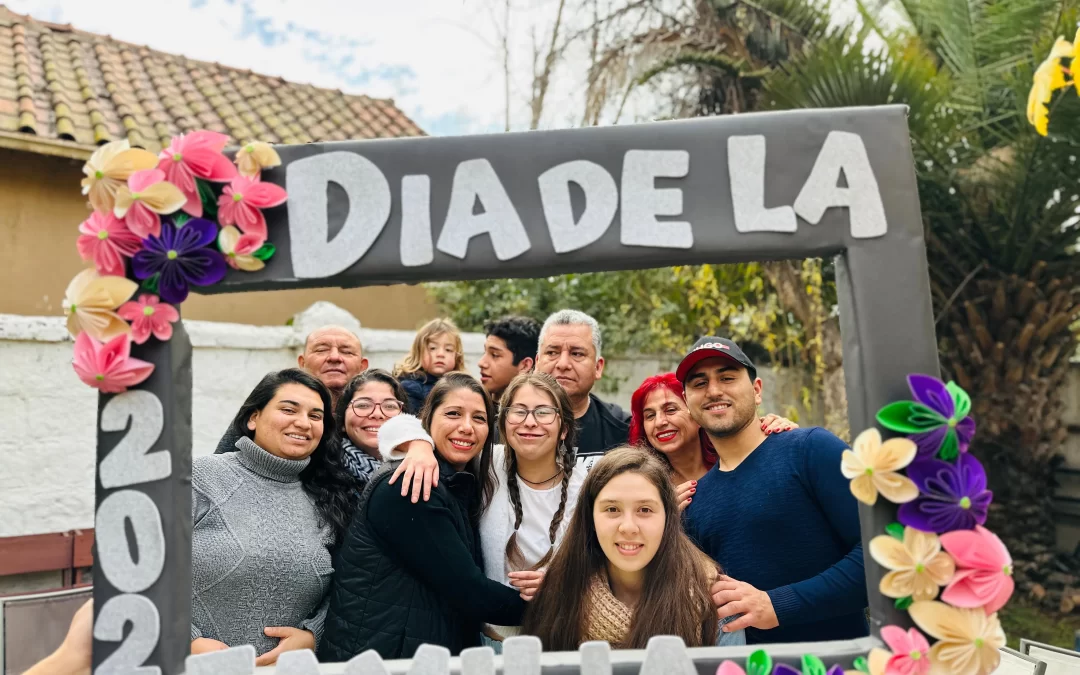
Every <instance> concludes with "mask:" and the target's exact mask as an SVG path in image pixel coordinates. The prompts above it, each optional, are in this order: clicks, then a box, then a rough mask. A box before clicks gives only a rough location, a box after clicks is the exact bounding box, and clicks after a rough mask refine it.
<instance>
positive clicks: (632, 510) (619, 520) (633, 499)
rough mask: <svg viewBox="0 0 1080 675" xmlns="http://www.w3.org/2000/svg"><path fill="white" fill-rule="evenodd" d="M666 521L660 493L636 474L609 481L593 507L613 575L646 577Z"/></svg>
mask: <svg viewBox="0 0 1080 675" xmlns="http://www.w3.org/2000/svg"><path fill="white" fill-rule="evenodd" d="M666 522H667V517H666V514H665V513H664V506H663V502H662V501H661V498H660V491H659V490H657V489H656V486H655V485H653V483H652V482H651V481H650V480H649V479H648V478H646V477H645V476H643V475H641V474H639V473H634V472H632V471H627V472H625V473H621V474H619V475H617V476H615V477H614V478H612V479H611V480H610V481H608V483H607V485H605V486H604V487H603V488H602V489H601V490H600V492H599V493H598V494H597V495H596V501H595V502H594V504H593V524H594V526H595V528H596V539H597V541H598V542H599V543H600V548H601V549H602V550H603V551H604V555H605V556H606V557H607V560H608V569H609V571H610V572H611V573H612V574H613V575H615V574H620V573H621V575H623V576H624V577H625V576H636V575H640V574H642V573H643V570H644V569H645V567H646V566H648V564H649V563H650V562H652V559H653V558H654V557H655V556H656V552H657V551H658V550H659V548H660V542H661V541H662V540H663V538H664V526H665V524H666Z"/></svg>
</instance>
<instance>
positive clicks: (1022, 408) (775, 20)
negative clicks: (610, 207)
mask: <svg viewBox="0 0 1080 675" xmlns="http://www.w3.org/2000/svg"><path fill="white" fill-rule="evenodd" d="M645 4H648V3H645ZM857 4H858V9H859V15H860V21H859V22H858V23H859V25H858V26H857V27H851V26H847V27H833V28H830V27H829V20H828V17H829V13H828V10H829V7H828V5H827V4H826V3H806V2H798V1H796V0H756V1H750V0H695V1H690V0H688V1H687V2H686V3H684V6H683V8H682V10H681V11H677V12H675V13H674V14H672V13H670V12H668V14H666V15H662V16H660V17H659V18H658V19H656V20H655V21H654V22H653V23H649V24H647V25H648V27H647V28H646V29H645V30H642V31H638V32H636V33H633V34H631V35H630V36H629V37H626V38H624V39H622V40H620V41H619V42H616V43H615V44H614V46H613V47H612V49H610V50H608V52H606V53H605V54H603V55H602V57H601V58H599V59H598V60H597V61H596V62H595V66H594V71H595V72H594V73H593V74H592V75H591V77H590V83H592V84H594V85H595V92H597V93H596V96H597V97H600V98H602V97H603V96H604V95H606V94H607V93H609V92H611V91H613V90H615V89H616V88H617V87H618V86H619V85H620V84H622V83H624V82H628V83H629V86H642V85H647V86H651V87H653V88H654V90H655V93H658V94H660V95H661V96H666V97H668V100H667V104H666V107H667V109H668V111H669V112H670V114H671V115H673V116H689V115H708V114H717V113H726V112H741V111H744V110H754V109H758V110H760V109H769V108H808V107H829V108H832V107H843V106H861V105H878V104H886V103H904V104H906V105H907V106H909V108H910V113H909V126H910V129H911V137H912V144H913V149H914V154H915V158H916V163H917V166H916V169H917V176H918V184H919V191H920V197H921V200H922V212H923V219H924V223H925V226H926V233H927V242H928V255H929V258H930V271H931V282H932V291H933V299H934V305H935V311H936V316H937V329H938V339H939V347H940V353H941V361H942V366H943V370H944V371H945V374H946V375H947V376H948V377H950V378H953V379H955V380H956V382H957V383H958V384H960V385H961V386H962V387H964V388H965V389H966V390H967V391H968V392H969V393H970V394H971V396H972V399H973V403H974V412H975V414H976V416H977V417H976V419H978V420H979V422H980V425H981V427H980V431H979V433H978V434H977V436H976V442H975V445H974V446H973V448H972V451H973V452H974V453H976V455H977V456H979V457H980V459H981V460H983V462H984V464H986V466H987V469H988V471H989V473H990V476H991V480H992V481H993V484H992V488H993V489H994V491H995V502H996V506H997V509H996V511H993V512H992V514H991V518H992V519H993V520H994V521H996V522H993V523H992V524H991V527H992V529H994V531H995V532H998V533H999V534H1001V536H1002V537H1003V538H1004V539H1005V540H1006V542H1007V543H1008V544H1009V545H1010V548H1011V549H1012V550H1013V552H1014V555H1015V557H1016V558H1017V560H1019V561H1025V562H1019V563H1018V565H1017V570H1016V571H1017V574H1018V576H1019V581H1020V582H1021V588H1022V589H1024V590H1030V589H1031V588H1032V586H1033V584H1034V580H1033V577H1032V574H1038V570H1037V568H1038V567H1040V566H1042V567H1044V568H1045V567H1046V566H1047V563H1048V562H1049V559H1050V558H1051V557H1052V547H1053V543H1054V542H1053V526H1052V521H1051V506H1050V495H1051V493H1052V486H1053V470H1054V466H1055V461H1056V458H1058V457H1059V456H1060V453H1061V449H1062V446H1063V443H1064V440H1065V437H1066V433H1067V432H1066V429H1065V427H1064V425H1063V423H1062V408H1063V401H1062V395H1063V390H1064V386H1063V385H1064V381H1065V377H1066V373H1067V369H1068V361H1069V359H1070V357H1071V356H1072V355H1073V354H1075V353H1076V350H1077V340H1078V332H1080V331H1078V328H1080V323H1078V319H1080V286H1078V284H1080V274H1078V267H1077V261H1078V259H1077V255H1078V233H1080V231H1078V229H1077V221H1078V217H1077V216H1076V211H1077V205H1078V204H1080V185H1078V177H1080V164H1078V156H1080V125H1078V124H1077V122H1078V121H1080V102H1078V101H1077V97H1076V96H1074V95H1073V96H1067V95H1061V96H1060V97H1059V99H1057V100H1056V101H1055V102H1054V103H1053V104H1052V105H1053V112H1052V115H1051V124H1050V129H1049V135H1048V136H1047V137H1045V138H1044V137H1042V136H1039V135H1038V134H1037V133H1036V132H1035V131H1034V130H1033V129H1032V128H1031V127H1030V125H1029V124H1028V122H1027V120H1026V119H1025V108H1026V102H1027V94H1028V90H1029V89H1030V87H1031V82H1032V80H1031V77H1032V74H1033V72H1034V68H1035V66H1036V64H1037V63H1038V62H1039V61H1040V60H1041V59H1042V57H1043V56H1044V55H1045V54H1046V53H1048V51H1049V48H1050V45H1051V43H1052V42H1053V40H1054V38H1055V37H1056V36H1058V35H1066V36H1071V35H1072V34H1073V33H1074V32H1075V30H1076V21H1077V18H1078V13H1080V0H1059V1H1057V2H1051V1H1049V0H875V1H874V2H873V3H872V4H871V2H870V1H869V0H857ZM594 107H595V106H594ZM766 271H767V276H768V278H769V280H770V282H771V283H772V284H773V286H774V287H776V289H777V292H778V294H779V296H780V298H781V300H782V301H783V302H784V303H785V304H786V305H788V306H789V307H790V308H792V309H793V311H798V310H799V309H800V307H803V306H804V305H805V300H806V294H805V292H804V291H803V290H802V289H801V288H799V285H798V284H797V283H793V280H794V281H797V280H798V279H799V276H798V270H797V268H796V267H795V266H794V265H793V264H792V263H781V264H770V265H769V266H767V267H766ZM804 314H805V313H804ZM799 319H800V321H801V322H802V323H803V325H804V326H809V327H811V332H812V330H813V326H814V325H815V317H814V316H799ZM816 325H817V326H819V329H818V330H819V335H818V336H817V339H818V340H819V342H821V343H828V342H829V341H830V340H837V339H838V332H836V333H832V332H831V331H832V330H833V327H830V326H829V324H828V323H827V322H822V321H821V320H820V317H818V318H817V319H816ZM810 337H812V338H813V337H814V336H813V335H811V336H810ZM837 344H838V343H837ZM829 354H830V352H829V350H828V349H823V350H822V351H821V352H819V357H827V356H828V355H829ZM833 358H834V359H835V353H834V354H833ZM829 367H830V368H833V366H832V365H830V366H829ZM835 372H836V369H835V368H833V373H834V376H835ZM1006 514H1007V518H1006V517H1004V516H1005V515H1006ZM1036 561H1038V562H1036ZM1071 564H1072V565H1073V566H1074V567H1075V565H1076V562H1075V559H1074V560H1073V561H1072V563H1071ZM1025 585H1026V586H1027V588H1025Z"/></svg>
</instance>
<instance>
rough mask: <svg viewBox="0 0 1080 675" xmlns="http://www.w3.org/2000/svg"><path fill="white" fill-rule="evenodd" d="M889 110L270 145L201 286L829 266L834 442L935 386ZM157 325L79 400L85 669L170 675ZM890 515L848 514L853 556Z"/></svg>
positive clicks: (176, 502) (920, 268)
mask: <svg viewBox="0 0 1080 675" xmlns="http://www.w3.org/2000/svg"><path fill="white" fill-rule="evenodd" d="M906 113H907V109H906V107H904V106H885V107H876V108H845V109H838V110H805V111H792V112H777V113H764V114H748V115H737V116H724V117H714V118H706V119H695V120H685V121H674V122H658V123H651V124H641V125H626V126H617V127H604V128H589V129H575V130H561V131H535V132H526V133H512V134H511V133H507V134H497V135H486V136H463V137H447V138H410V139H390V140H372V141H362V142H342V143H319V144H310V145H302V146H277V147H275V148H274V149H275V150H276V152H277V153H278V155H279V156H280V159H281V166H279V167H277V168H273V169H270V170H267V171H264V172H263V174H262V180H263V181H264V182H268V183H274V184H277V185H279V186H281V187H283V188H285V190H286V192H287V193H288V202H287V204H285V205H282V206H277V207H274V208H270V209H267V211H266V222H267V226H268V230H269V232H270V235H271V237H272V238H273V240H274V244H275V246H276V254H275V255H273V257H271V258H270V259H269V260H268V261H267V262H266V265H265V267H264V268H263V269H261V270H257V271H252V272H245V271H238V270H230V271H229V273H228V275H227V276H226V277H225V278H224V280H223V281H222V282H221V283H218V284H216V285H212V286H207V287H205V288H203V289H200V292H209V293H216V292H242V291H253V290H266V289H285V288H298V287H331V286H340V287H354V286H363V285H370V284H387V283H397V282H406V283H418V282H424V281H436V280H448V279H480V278H495V277H541V276H548V275H552V274H560V273H565V272H581V271H604V270H618V269H635V268H647V267H663V266H669V265H683V264H697V263H731V262H740V261H752V260H777V259H792V258H807V257H828V256H835V257H836V270H837V274H836V277H837V280H836V285H837V291H838V295H839V303H840V320H841V332H842V336H843V356H844V369H845V374H846V381H847V398H848V410H849V417H850V421H851V429H852V430H860V429H867V428H870V427H872V426H874V415H875V412H876V411H877V410H878V409H880V408H881V407H882V406H884V405H885V404H887V403H889V402H891V401H894V400H897V399H903V398H907V395H908V390H907V382H906V377H907V375H908V374H909V373H925V374H927V375H933V376H937V375H938V356H937V348H936V342H935V337H934V317H933V311H932V307H931V297H930V286H929V274H928V270H927V260H926V252H925V244H924V240H923V226H922V221H921V217H920V211H919V198H918V193H917V190H916V182H915V172H914V166H913V159H912V153H911V147H910V140H909V136H908V128H907V120H906ZM237 199H239V197H237ZM176 326H177V331H176V333H175V334H174V336H173V337H172V339H171V340H168V341H165V342H161V341H157V340H150V341H148V342H146V343H145V344H142V345H136V346H134V347H133V348H132V356H137V357H138V358H139V359H142V360H144V361H147V362H149V363H151V364H153V365H154V372H153V374H152V375H151V376H150V377H149V379H146V380H145V381H143V382H141V383H140V384H138V385H137V386H135V387H133V388H131V389H129V390H128V391H126V392H124V393H120V394H101V397H100V405H99V413H98V440H97V445H98V465H97V483H96V485H97V494H96V508H97V515H96V523H97V529H96V535H97V542H96V547H97V551H96V558H95V559H96V561H97V569H96V570H95V572H96V573H95V586H94V600H95V607H94V609H95V629H94V668H95V672H96V673H105V672H109V673H113V672H123V673H140V674H145V675H150V674H151V673H159V672H160V673H165V675H175V674H177V673H180V672H182V671H183V666H184V658H185V656H186V655H187V653H188V646H189V625H190V603H191V593H190V586H191V583H190V581H191V345H190V343H189V342H188V340H187V339H186V336H185V334H184V332H183V330H182V328H181V327H180V324H179V323H177V324H176ZM837 470H838V471H839V470H840V468H839V467H837ZM895 514H896V510H895V506H894V505H892V504H889V503H888V502H887V501H885V500H879V501H878V503H877V504H876V505H875V506H873V507H870V506H866V505H860V518H861V528H862V538H863V544H864V552H866V551H867V549H868V546H867V545H868V543H869V541H870V539H871V538H873V537H874V536H875V535H878V534H881V533H882V532H883V531H884V528H885V527H886V526H887V525H889V524H890V523H891V522H892V521H893V520H894V519H895ZM882 572H883V570H882V568H881V567H880V566H879V565H877V564H875V563H874V562H873V560H871V559H870V557H869V555H868V554H867V555H866V583H867V590H868V595H869V605H870V615H871V630H872V632H873V634H874V635H877V634H878V632H879V631H880V629H881V627H882V626H883V625H888V624H896V625H900V626H909V625H910V620H909V619H908V617H907V615H906V613H903V612H901V611H898V610H896V609H895V608H894V605H893V602H892V601H891V599H889V598H885V597H883V596H882V595H881V594H880V593H879V592H878V586H879V582H880V579H881V575H882ZM864 646H865V645H864ZM822 656H823V657H824V656H825V655H824V654H822ZM847 658H848V659H850V656H848V657H847ZM713 667H714V668H715V666H713Z"/></svg>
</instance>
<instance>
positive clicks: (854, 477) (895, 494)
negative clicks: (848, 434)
mask: <svg viewBox="0 0 1080 675" xmlns="http://www.w3.org/2000/svg"><path fill="white" fill-rule="evenodd" d="M854 448H855V450H854V452H853V451H851V450H845V451H844V454H843V458H842V460H841V462H840V470H841V471H842V472H843V473H844V476H845V477H847V478H850V479H851V494H853V495H855V499H858V500H859V501H860V502H862V503H864V504H870V505H873V504H874V502H876V501H877V497H878V493H879V492H880V493H881V494H882V496H884V497H885V499H888V500H889V501H890V502H893V503H894V504H904V503H906V502H910V501H912V500H913V499H915V498H916V497H918V496H919V488H917V487H915V483H913V482H911V479H909V478H908V477H907V476H902V475H900V474H898V473H896V472H897V471H899V470H900V469H903V468H904V467H905V466H907V465H908V464H911V460H913V459H915V453H916V451H917V447H916V446H915V443H914V442H913V441H910V440H908V439H906V438H892V439H889V440H888V441H886V442H885V443H882V442H881V433H880V432H879V431H878V430H877V429H867V430H866V431H864V432H862V433H861V434H859V436H858V437H857V438H856V439H855V444H854Z"/></svg>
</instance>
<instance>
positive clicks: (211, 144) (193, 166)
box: [158, 130, 236, 218]
mask: <svg viewBox="0 0 1080 675" xmlns="http://www.w3.org/2000/svg"><path fill="white" fill-rule="evenodd" d="M228 142H229V137H228V136H226V135H225V134H219V133H215V132H213V131H205V130H203V131H193V132H191V133H190V134H180V135H179V136H173V139H172V142H171V143H169V147H167V148H165V149H164V150H162V151H161V153H159V154H158V157H159V158H160V161H159V162H158V168H159V169H161V170H162V171H164V172H165V178H166V179H168V181H169V182H170V183H172V184H173V185H175V186H176V187H178V188H180V191H181V192H182V193H184V197H186V198H187V202H186V203H185V204H184V206H183V207H182V208H183V209H184V211H185V212H187V213H189V214H191V215H192V216H194V217H196V218H202V214H203V205H202V200H201V199H199V189H198V186H197V185H196V184H195V179H196V178H202V179H203V180H210V181H215V182H219V183H224V182H227V181H230V180H232V179H233V178H234V177H235V176H236V167H235V166H233V163H232V162H230V161H229V158H228V157H226V156H225V155H223V154H221V153H222V150H224V149H225V146H226V144H228Z"/></svg>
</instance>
